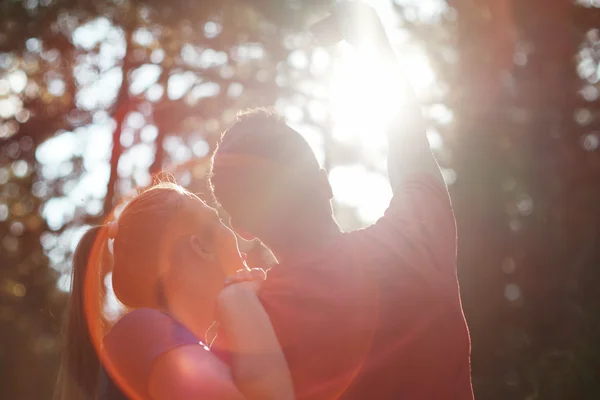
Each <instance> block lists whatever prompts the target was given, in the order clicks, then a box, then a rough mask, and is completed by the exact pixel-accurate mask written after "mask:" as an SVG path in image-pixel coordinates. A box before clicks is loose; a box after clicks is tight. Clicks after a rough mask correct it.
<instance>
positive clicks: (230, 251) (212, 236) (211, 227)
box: [191, 198, 243, 275]
mask: <svg viewBox="0 0 600 400" xmlns="http://www.w3.org/2000/svg"><path fill="white" fill-rule="evenodd" d="M191 206H192V207H193V210H194V211H193V213H192V214H193V216H194V219H195V221H194V222H195V223H194V225H195V226H196V228H195V230H196V231H197V232H196V235H197V236H198V237H199V238H200V241H201V243H202V244H203V245H204V246H205V249H206V251H207V252H209V253H210V254H212V256H213V257H214V259H215V261H216V262H217V263H218V265H219V267H220V268H221V270H222V271H223V272H224V273H225V274H226V275H229V274H233V273H235V271H237V270H239V269H240V268H242V267H243V261H242V257H241V255H240V251H239V248H238V242H237V236H236V235H235V233H233V231H232V230H231V229H230V228H229V227H228V226H227V225H225V224H224V223H223V222H222V221H221V219H220V218H219V214H218V213H217V211H216V210H215V209H213V208H211V207H209V206H207V205H206V204H205V203H204V202H202V201H201V200H200V199H198V198H193V199H191Z"/></svg>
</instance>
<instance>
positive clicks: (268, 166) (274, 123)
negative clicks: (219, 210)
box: [210, 109, 330, 237]
mask: <svg viewBox="0 0 600 400" xmlns="http://www.w3.org/2000/svg"><path fill="white" fill-rule="evenodd" d="M212 161H213V162H212V167H211V172H210V186H211V189H212V192H213V195H214V197H215V199H216V201H217V202H218V203H220V204H221V205H222V206H223V208H224V209H225V210H226V211H227V213H228V214H229V215H230V216H231V218H232V220H233V222H234V223H235V224H236V225H237V226H241V227H243V228H244V229H246V230H248V231H249V232H250V233H252V234H255V235H257V236H259V237H260V236H261V234H262V235H265V234H266V235H267V236H268V235H269V232H267V231H266V230H271V229H269V228H273V229H281V227H285V229H293V225H294V219H296V218H298V217H300V216H301V215H300V214H306V212H309V213H311V212H313V211H315V210H314V207H315V205H314V204H313V205H312V206H311V204H312V203H314V200H315V198H316V197H319V196H318V190H319V188H318V181H319V177H320V176H321V173H320V169H321V168H320V166H319V162H318V161H317V159H316V157H315V154H314V153H313V151H312V149H311V148H310V146H309V145H308V143H307V142H306V140H305V139H304V138H303V137H302V135H300V134H299V133H298V132H296V131H295V130H294V129H292V128H291V127H289V126H288V125H287V124H286V123H285V122H284V121H283V119H282V118H280V117H279V116H278V115H277V114H276V113H275V112H274V111H273V110H270V109H253V110H250V111H246V112H242V113H240V114H239V115H238V119H237V122H236V123H235V124H234V125H233V126H232V127H231V128H229V129H228V130H227V131H225V132H224V133H223V135H222V136H221V139H220V141H219V143H218V146H217V149H216V150H215V153H214V155H213V160H212ZM321 197H322V196H321ZM327 207H329V203H328V202H327ZM307 208H309V209H310V208H313V210H312V211H311V210H307ZM328 212H329V213H330V208H328ZM290 225H291V226H290Z"/></svg>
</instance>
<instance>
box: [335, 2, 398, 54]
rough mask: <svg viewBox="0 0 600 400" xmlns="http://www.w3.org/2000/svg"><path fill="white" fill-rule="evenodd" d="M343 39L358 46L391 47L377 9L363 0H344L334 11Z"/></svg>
mask: <svg viewBox="0 0 600 400" xmlns="http://www.w3.org/2000/svg"><path fill="white" fill-rule="evenodd" d="M333 15H334V16H335V18H336V20H337V22H338V24H339V29H340V33H341V34H342V37H343V39H345V40H346V41H347V42H348V43H350V44H351V45H353V46H356V47H363V46H369V47H372V46H376V47H378V48H379V47H384V48H386V49H387V48H389V47H390V46H389V40H388V37H387V34H386V33H385V28H384V27H383V23H382V22H381V18H379V14H377V11H376V10H375V9H374V8H373V7H371V6H370V5H368V4H365V3H363V2H362V1H343V2H340V3H338V4H337V5H336V6H335V8H334V11H333Z"/></svg>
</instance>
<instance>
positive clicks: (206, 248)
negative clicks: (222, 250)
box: [189, 235, 216, 262]
mask: <svg viewBox="0 0 600 400" xmlns="http://www.w3.org/2000/svg"><path fill="white" fill-rule="evenodd" d="M189 245H190V249H191V250H192V253H193V254H194V255H195V256H196V257H199V258H200V259H201V260H202V261H206V262H213V261H215V260H216V257H215V254H214V252H213V249H212V247H211V245H210V243H207V242H206V241H204V240H202V239H201V238H200V236H197V235H192V236H190V239H189Z"/></svg>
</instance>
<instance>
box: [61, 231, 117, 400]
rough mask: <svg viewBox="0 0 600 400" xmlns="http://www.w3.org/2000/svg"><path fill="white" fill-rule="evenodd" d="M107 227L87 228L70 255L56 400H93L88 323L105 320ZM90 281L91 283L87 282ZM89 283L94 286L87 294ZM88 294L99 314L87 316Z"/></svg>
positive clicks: (95, 370)
mask: <svg viewBox="0 0 600 400" xmlns="http://www.w3.org/2000/svg"><path fill="white" fill-rule="evenodd" d="M105 236H107V233H106V227H104V226H95V227H92V228H91V229H89V230H88V231H87V232H86V233H85V234H84V235H83V237H82V238H81V240H80V241H79V244H78V245H77V248H76V249H75V253H74V255H73V268H72V280H71V295H70V298H69V301H68V305H67V310H66V315H65V321H64V325H63V331H62V341H63V345H62V352H61V362H60V368H59V372H58V379H57V384H56V391H55V396H54V398H55V400H88V399H90V400H91V399H95V398H96V393H97V389H98V377H99V372H100V359H99V357H98V353H97V351H96V347H95V346H94V334H93V333H92V334H90V327H89V326H88V320H89V321H93V322H94V323H95V325H96V323H97V322H100V325H96V326H95V327H94V328H92V332H93V331H94V330H96V329H97V327H98V326H99V327H104V323H105V320H104V318H103V315H102V313H101V310H102V307H101V306H100V304H102V302H103V298H104V293H105V289H104V285H103V284H102V282H103V279H101V276H102V275H103V274H104V273H105V272H106V271H104V269H103V268H101V266H102V265H103V262H104V260H105V259H106V253H107V252H106V241H107V240H106V237H105ZM90 281H91V282H90ZM90 283H91V284H92V285H94V286H97V288H93V289H95V290H94V292H95V293H90V292H89V290H88V289H89V288H90ZM90 295H93V296H95V300H96V301H97V303H98V307H93V308H94V309H95V310H97V311H98V315H90V307H89V304H88V302H89V299H90V297H89V296H90Z"/></svg>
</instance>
